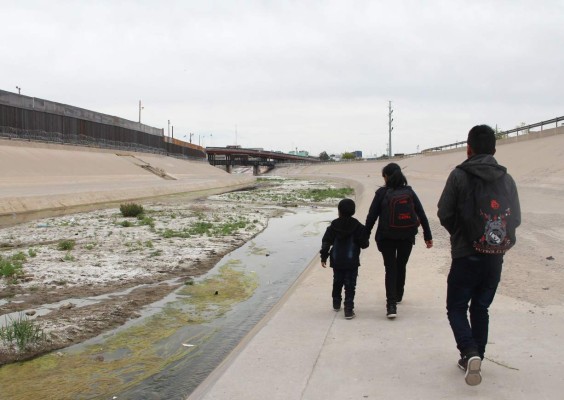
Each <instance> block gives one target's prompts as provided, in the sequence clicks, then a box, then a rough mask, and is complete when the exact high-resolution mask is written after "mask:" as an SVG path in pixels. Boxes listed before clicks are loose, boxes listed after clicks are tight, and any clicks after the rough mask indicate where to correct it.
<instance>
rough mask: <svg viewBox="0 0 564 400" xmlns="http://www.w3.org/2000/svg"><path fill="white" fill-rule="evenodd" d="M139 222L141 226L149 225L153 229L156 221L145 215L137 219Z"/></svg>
mask: <svg viewBox="0 0 564 400" xmlns="http://www.w3.org/2000/svg"><path fill="white" fill-rule="evenodd" d="M137 219H138V220H139V225H147V226H150V227H151V228H154V227H155V220H154V219H153V218H152V217H147V216H145V215H140V216H138V217H137Z"/></svg>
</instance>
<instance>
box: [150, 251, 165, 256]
mask: <svg viewBox="0 0 564 400" xmlns="http://www.w3.org/2000/svg"><path fill="white" fill-rule="evenodd" d="M161 254H163V251H162V250H155V251H152V252H151V254H149V257H158V256H160V255H161Z"/></svg>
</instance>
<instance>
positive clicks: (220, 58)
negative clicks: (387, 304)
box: [0, 0, 564, 155]
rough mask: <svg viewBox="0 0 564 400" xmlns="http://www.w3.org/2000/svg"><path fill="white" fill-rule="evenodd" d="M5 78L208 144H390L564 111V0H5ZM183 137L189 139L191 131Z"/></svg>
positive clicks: (336, 149)
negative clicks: (390, 112)
mask: <svg viewBox="0 0 564 400" xmlns="http://www.w3.org/2000/svg"><path fill="white" fill-rule="evenodd" d="M0 16H1V21H2V24H1V31H2V33H1V36H0V37H1V39H0V54H1V61H0V89H3V90H8V91H13V92H17V90H16V86H19V87H21V88H22V94H25V95H28V96H35V97H39V98H43V99H48V100H52V101H56V102H60V103H66V104H71V105H74V106H78V107H82V108H87V109H91V110H95V111H99V112H103V113H106V114H111V115H117V116H120V117H123V118H126V119H130V120H133V121H137V120H138V102H139V100H142V102H143V106H144V109H143V111H142V122H143V123H145V124H147V125H151V126H155V127H159V128H164V129H165V134H166V132H167V120H169V119H170V121H171V125H172V126H174V136H175V137H176V138H180V139H182V138H183V136H184V135H187V134H188V133H189V132H193V133H194V134H195V136H194V137H193V139H192V141H193V142H195V143H198V141H200V143H201V144H203V145H205V146H210V145H212V146H225V145H229V144H235V142H237V144H240V145H242V146H243V147H263V148H265V149H268V150H282V151H290V150H295V149H296V148H298V149H299V150H302V149H303V150H307V151H309V152H310V153H311V154H314V155H317V154H319V153H320V152H321V151H327V152H329V153H341V152H344V151H353V150H361V151H363V152H364V154H365V155H366V154H378V155H381V154H382V153H384V152H385V151H386V145H387V142H388V101H390V100H391V101H392V107H393V109H394V113H393V114H394V123H393V125H394V131H393V137H392V149H393V151H394V152H401V153H411V152H415V151H417V149H418V148H419V149H420V150H422V149H425V148H428V147H433V146H439V145H442V144H449V143H452V142H454V141H457V140H464V139H465V137H466V133H467V132H468V130H469V129H470V128H471V127H472V126H473V125H476V124H478V123H487V124H490V125H492V126H495V125H496V124H497V125H498V127H499V128H501V129H511V128H514V127H515V126H517V125H518V124H520V123H521V122H526V123H535V122H540V121H542V120H547V119H551V118H555V117H558V116H562V115H564V91H563V88H564V22H563V21H564V1H562V0H554V1H551V0H535V1H533V0H531V1H521V0H512V1H504V0H496V1H468V0H465V1H458V0H450V1H448V0H445V1H390V0H388V1H351V0H349V1H306V0H302V1H266V0H263V1H228V0H224V1H204V0H201V1H189V0H183V1H166V0H162V1H119V0H111V1H109V0H108V1H106V0H97V1H79V0H75V1H54V0H51V1H29V0H26V1H13V0H0ZM187 139H188V138H187Z"/></svg>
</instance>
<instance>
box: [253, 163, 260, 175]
mask: <svg viewBox="0 0 564 400" xmlns="http://www.w3.org/2000/svg"><path fill="white" fill-rule="evenodd" d="M253 175H254V176H258V175H260V165H258V164H257V165H253Z"/></svg>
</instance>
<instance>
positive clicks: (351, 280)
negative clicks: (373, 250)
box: [332, 267, 358, 310]
mask: <svg viewBox="0 0 564 400" xmlns="http://www.w3.org/2000/svg"><path fill="white" fill-rule="evenodd" d="M357 276H358V267H357V268H347V269H345V268H343V269H340V268H339V269H337V268H333V293H332V295H333V300H338V301H339V302H340V301H341V299H342V295H341V293H342V291H343V286H344V287H345V303H344V305H345V310H352V309H353V308H354V295H355V292H356V278H357Z"/></svg>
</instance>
